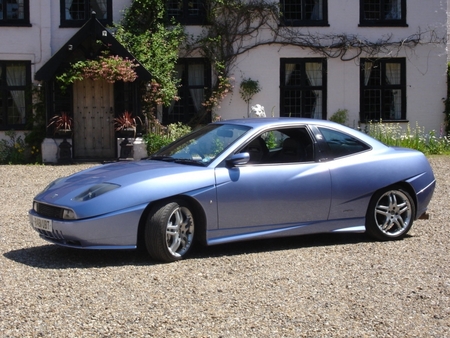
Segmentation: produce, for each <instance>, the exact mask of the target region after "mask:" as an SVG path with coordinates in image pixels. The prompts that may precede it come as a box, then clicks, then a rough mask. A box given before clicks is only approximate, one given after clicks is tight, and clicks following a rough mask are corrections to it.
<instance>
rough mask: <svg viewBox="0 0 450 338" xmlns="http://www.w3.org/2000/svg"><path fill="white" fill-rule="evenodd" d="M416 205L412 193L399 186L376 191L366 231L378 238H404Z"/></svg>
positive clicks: (369, 209) (385, 239)
mask: <svg viewBox="0 0 450 338" xmlns="http://www.w3.org/2000/svg"><path fill="white" fill-rule="evenodd" d="M414 215H415V205H414V201H413V199H412V198H411V196H410V194H409V193H408V192H406V191H405V190H403V189H402V188H401V187H399V186H393V187H390V188H388V189H384V190H380V191H378V192H376V193H375V194H374V195H373V197H372V199H371V201H370V204H369V208H368V209H367V215H366V232H367V234H368V235H370V236H371V237H373V238H376V239H378V240H382V241H387V240H397V239H402V238H403V237H405V235H406V234H407V233H408V231H409V230H410V229H411V227H412V225H413V221H414Z"/></svg>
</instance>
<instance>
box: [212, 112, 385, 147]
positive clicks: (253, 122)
mask: <svg viewBox="0 0 450 338" xmlns="http://www.w3.org/2000/svg"><path fill="white" fill-rule="evenodd" d="M216 123H220V124H235V125H245V126H248V127H251V128H254V129H260V128H264V127H269V126H270V127H278V126H289V125H298V126H301V125H309V126H312V125H314V126H317V127H328V128H332V129H336V130H339V131H341V132H343V133H347V134H349V135H352V136H354V137H356V138H358V139H360V140H361V141H364V142H366V143H368V144H370V145H371V146H372V147H376V148H378V147H381V148H385V147H386V146H385V145H384V144H383V143H381V142H379V141H378V140H376V139H374V138H372V137H371V136H369V135H367V134H365V133H363V132H362V131H360V130H357V129H354V128H350V127H347V126H344V125H342V124H339V123H336V122H332V121H328V120H319V119H311V118H302V117H263V118H242V119H232V120H223V121H218V122H216Z"/></svg>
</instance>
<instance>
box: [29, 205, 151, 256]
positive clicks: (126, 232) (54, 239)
mask: <svg viewBox="0 0 450 338" xmlns="http://www.w3.org/2000/svg"><path fill="white" fill-rule="evenodd" d="M143 210H144V206H141V207H135V208H132V209H127V210H121V211H118V212H114V213H110V214H106V215H101V216H97V217H93V218H87V219H80V220H73V221H72V220H70V221H69V220H67V221H65V220H56V219H48V218H43V217H42V216H40V215H39V214H37V213H36V212H35V211H34V210H30V211H29V213H28V215H29V220H30V224H31V227H32V228H33V229H34V230H35V231H37V232H38V233H39V235H40V237H41V238H43V239H45V240H46V241H49V242H51V243H54V244H57V245H60V246H65V247H71V248H79V249H135V248H136V247H137V236H138V235H137V234H138V227H139V221H140V218H141V215H142V213H143ZM36 218H39V219H41V220H45V221H48V224H50V228H49V229H47V230H45V229H42V228H37V227H35V224H36V221H35V220H36Z"/></svg>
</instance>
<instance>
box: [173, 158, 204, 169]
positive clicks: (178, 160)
mask: <svg viewBox="0 0 450 338" xmlns="http://www.w3.org/2000/svg"><path fill="white" fill-rule="evenodd" d="M174 162H175V163H180V164H192V165H198V166H200V167H204V166H205V165H206V164H205V163H203V162H199V161H197V160H193V159H190V158H174Z"/></svg>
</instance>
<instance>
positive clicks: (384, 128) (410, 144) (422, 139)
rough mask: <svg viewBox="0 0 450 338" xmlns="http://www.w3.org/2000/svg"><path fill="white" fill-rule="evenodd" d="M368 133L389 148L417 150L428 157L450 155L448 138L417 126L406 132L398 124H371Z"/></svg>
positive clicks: (409, 127)
mask: <svg viewBox="0 0 450 338" xmlns="http://www.w3.org/2000/svg"><path fill="white" fill-rule="evenodd" d="M366 128H367V130H366V132H367V133H368V134H369V135H370V136H372V137H373V138H375V139H377V140H379V141H381V142H383V143H384V144H386V145H388V146H394V147H404V148H411V149H416V150H419V151H421V152H423V153H424V154H426V155H442V154H450V140H449V138H448V137H447V136H445V135H443V134H442V133H441V135H439V136H436V132H435V131H434V130H432V131H430V132H429V133H425V129H424V128H421V127H419V126H418V125H416V127H415V128H411V126H410V125H409V124H408V126H407V127H406V130H405V129H404V128H402V126H401V125H400V124H398V123H381V122H379V123H369V124H368V125H367V127H366Z"/></svg>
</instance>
